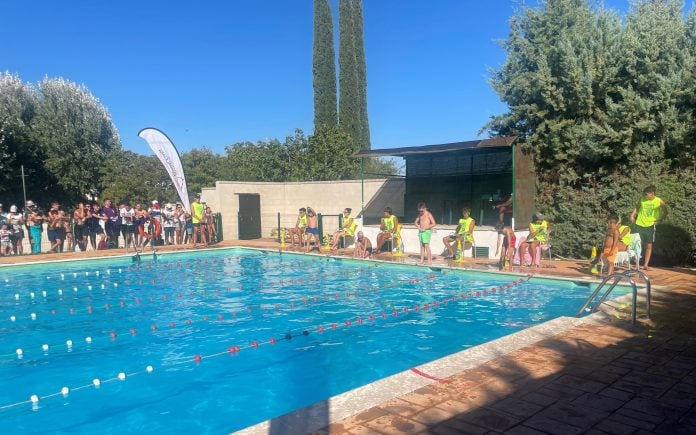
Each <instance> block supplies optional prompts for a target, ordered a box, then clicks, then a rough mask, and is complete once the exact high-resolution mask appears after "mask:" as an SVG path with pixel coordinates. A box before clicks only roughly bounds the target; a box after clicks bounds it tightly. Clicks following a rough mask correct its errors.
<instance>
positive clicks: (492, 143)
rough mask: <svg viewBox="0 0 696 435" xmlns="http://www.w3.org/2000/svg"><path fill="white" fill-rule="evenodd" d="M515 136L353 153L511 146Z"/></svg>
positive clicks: (375, 154) (367, 154)
mask: <svg viewBox="0 0 696 435" xmlns="http://www.w3.org/2000/svg"><path fill="white" fill-rule="evenodd" d="M516 139H517V136H500V137H492V138H489V139H481V140H469V141H465V142H453V143H445V144H439V145H421V146H415V147H401V148H382V149H376V150H363V151H359V152H358V153H356V154H355V155H356V156H357V157H385V156H400V157H404V156H409V155H413V154H434V153H446V152H452V151H461V150H468V149H476V148H504V147H511V146H512V144H513V142H515V140H516Z"/></svg>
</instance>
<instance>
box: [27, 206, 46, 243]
mask: <svg viewBox="0 0 696 435" xmlns="http://www.w3.org/2000/svg"><path fill="white" fill-rule="evenodd" d="M25 214H26V219H25V221H26V223H27V227H28V228H29V238H30V239H31V240H30V241H31V253H32V254H40V253H41V231H42V230H43V221H44V219H45V216H44V213H43V211H41V209H39V208H38V207H37V206H36V204H34V201H31V200H29V201H27V204H26V208H25Z"/></svg>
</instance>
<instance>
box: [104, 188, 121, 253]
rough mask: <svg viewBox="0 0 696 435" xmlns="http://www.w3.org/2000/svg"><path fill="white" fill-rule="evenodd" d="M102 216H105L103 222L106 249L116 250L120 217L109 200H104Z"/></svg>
mask: <svg viewBox="0 0 696 435" xmlns="http://www.w3.org/2000/svg"><path fill="white" fill-rule="evenodd" d="M101 211H102V214H103V215H104V216H106V220H105V221H104V229H105V230H106V247H107V248H108V249H115V248H118V235H119V233H120V232H121V216H120V215H119V212H118V211H117V210H116V208H115V207H114V203H113V201H111V200H110V199H105V200H104V206H103V207H102V210H101Z"/></svg>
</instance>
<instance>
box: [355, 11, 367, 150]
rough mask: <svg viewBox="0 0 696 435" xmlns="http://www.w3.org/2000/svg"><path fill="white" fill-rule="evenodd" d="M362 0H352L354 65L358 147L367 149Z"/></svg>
mask: <svg viewBox="0 0 696 435" xmlns="http://www.w3.org/2000/svg"><path fill="white" fill-rule="evenodd" d="M362 3H363V2H362V0H353V31H354V34H355V36H354V46H355V66H356V75H357V83H358V98H359V106H358V113H359V120H360V124H359V125H360V141H359V143H360V147H361V148H362V149H364V150H369V149H370V148H371V145H370V122H369V120H368V117H367V64H366V62H365V36H364V34H363V5H362Z"/></svg>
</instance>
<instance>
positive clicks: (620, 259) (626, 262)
mask: <svg viewBox="0 0 696 435" xmlns="http://www.w3.org/2000/svg"><path fill="white" fill-rule="evenodd" d="M630 237H631V242H630V243H629V245H628V249H627V250H626V251H621V252H619V253H618V254H616V258H615V259H614V266H621V267H627V268H628V269H631V259H632V258H635V260H636V269H638V265H639V264H640V256H641V253H642V252H641V251H642V247H641V239H640V234H638V233H632V234H631V236H630Z"/></svg>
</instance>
